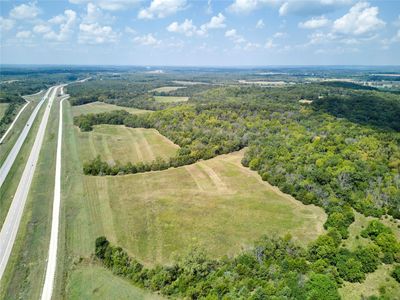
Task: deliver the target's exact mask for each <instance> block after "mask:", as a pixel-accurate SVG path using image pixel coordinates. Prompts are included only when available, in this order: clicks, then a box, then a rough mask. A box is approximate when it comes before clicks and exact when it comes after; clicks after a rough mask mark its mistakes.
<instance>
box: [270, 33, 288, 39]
mask: <svg viewBox="0 0 400 300" xmlns="http://www.w3.org/2000/svg"><path fill="white" fill-rule="evenodd" d="M285 36H286V33H285V32H276V33H274V35H273V37H274V38H276V39H280V38H283V37H285Z"/></svg>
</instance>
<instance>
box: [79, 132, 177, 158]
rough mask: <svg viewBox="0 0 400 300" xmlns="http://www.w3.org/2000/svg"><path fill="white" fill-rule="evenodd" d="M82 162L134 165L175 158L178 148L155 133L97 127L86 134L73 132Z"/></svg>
mask: <svg viewBox="0 0 400 300" xmlns="http://www.w3.org/2000/svg"><path fill="white" fill-rule="evenodd" d="M76 136H77V139H78V144H79V145H80V147H79V148H80V153H81V158H82V160H83V161H89V160H92V159H94V158H96V156H97V155H100V157H101V158H102V159H103V160H105V161H107V162H108V163H111V164H113V163H115V162H117V161H119V162H121V163H127V162H132V163H137V162H140V161H146V162H149V161H153V160H154V159H156V158H157V157H162V158H163V159H166V160H167V159H168V158H170V157H172V156H174V155H175V154H176V151H177V149H178V148H179V146H177V145H175V144H173V143H172V142H171V141H170V140H168V139H167V138H165V137H164V136H163V135H161V134H160V133H158V131H157V130H155V129H143V128H128V127H125V126H116V125H98V126H94V129H93V130H92V131H89V132H80V130H79V129H78V128H76Z"/></svg>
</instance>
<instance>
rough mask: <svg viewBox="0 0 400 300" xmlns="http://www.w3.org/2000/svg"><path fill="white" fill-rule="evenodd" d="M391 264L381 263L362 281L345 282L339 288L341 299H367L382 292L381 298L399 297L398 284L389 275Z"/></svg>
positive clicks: (399, 287) (394, 298) (397, 299)
mask: <svg viewBox="0 0 400 300" xmlns="http://www.w3.org/2000/svg"><path fill="white" fill-rule="evenodd" d="M392 270H393V265H381V266H379V268H378V269H377V270H376V271H375V272H373V273H371V274H367V277H366V279H365V281H364V282H362V283H358V282H356V283H351V282H345V283H344V284H343V286H342V287H341V288H340V289H339V294H340V296H341V297H342V299H343V300H354V299H367V298H368V297H370V296H378V295H380V294H384V296H385V297H383V298H382V299H393V300H399V299H400V285H399V284H398V283H397V282H396V280H395V279H394V278H393V277H392V276H391V275H390V273H391V272H392Z"/></svg>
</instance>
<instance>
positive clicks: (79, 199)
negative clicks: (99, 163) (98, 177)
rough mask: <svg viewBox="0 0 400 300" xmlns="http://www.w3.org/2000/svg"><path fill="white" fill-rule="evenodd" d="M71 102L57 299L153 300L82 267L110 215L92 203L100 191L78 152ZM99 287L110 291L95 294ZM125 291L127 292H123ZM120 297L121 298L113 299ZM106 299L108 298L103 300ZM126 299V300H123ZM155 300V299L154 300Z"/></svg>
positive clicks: (66, 112)
mask: <svg viewBox="0 0 400 300" xmlns="http://www.w3.org/2000/svg"><path fill="white" fill-rule="evenodd" d="M73 108H74V107H72V106H71V105H70V103H69V102H65V103H64V133H63V134H64V135H63V148H62V164H63V165H62V178H63V180H62V183H61V184H62V204H61V205H62V210H61V218H60V226H61V230H60V240H62V241H64V243H60V245H59V260H58V262H59V264H58V266H57V273H56V280H55V289H54V298H55V299H91V297H93V298H94V299H124V298H123V297H125V295H128V296H129V299H142V298H140V297H142V296H141V295H146V296H143V297H147V298H143V299H149V298H148V297H150V296H148V295H149V294H148V293H140V289H138V288H136V287H134V286H132V285H131V284H129V283H127V282H125V281H123V280H121V279H120V278H118V277H117V276H115V275H113V274H112V273H111V272H108V271H107V270H105V269H103V268H100V267H96V266H88V265H85V264H82V263H80V261H81V258H82V257H83V258H88V259H90V256H91V255H92V253H93V251H94V240H95V239H96V237H98V236H99V235H101V234H103V232H104V228H103V222H107V221H108V219H107V216H106V215H105V214H104V213H106V212H104V211H100V210H99V207H97V202H96V203H95V202H94V201H92V199H98V197H97V196H96V195H98V191H97V190H91V189H88V185H87V182H86V178H87V177H85V176H83V174H82V160H81V157H80V155H81V154H80V153H79V151H78V143H79V139H78V138H77V134H78V133H77V131H76V127H75V126H74V125H73V114H72V110H73ZM99 285H101V286H105V285H107V287H106V288H105V289H100V291H98V292H96V291H95V292H94V289H96V288H97V287H98V286H99ZM122 290H123V291H122ZM113 295H114V296H117V297H113ZM101 297H104V298H101ZM120 297H122V298H120ZM150 299H151V297H150Z"/></svg>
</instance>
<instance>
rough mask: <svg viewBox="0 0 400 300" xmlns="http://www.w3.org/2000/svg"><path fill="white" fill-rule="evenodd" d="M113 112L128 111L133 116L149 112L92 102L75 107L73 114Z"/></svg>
mask: <svg viewBox="0 0 400 300" xmlns="http://www.w3.org/2000/svg"><path fill="white" fill-rule="evenodd" d="M113 110H126V111H127V112H129V113H131V114H141V113H145V112H147V110H143V109H137V108H132V107H124V106H118V105H113V104H108V103H104V102H91V103H87V104H84V105H77V106H73V108H72V112H73V115H74V116H79V115H86V114H98V113H103V112H109V111H113Z"/></svg>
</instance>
